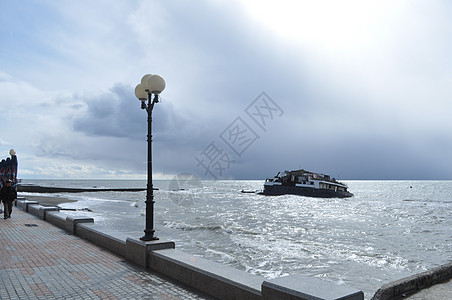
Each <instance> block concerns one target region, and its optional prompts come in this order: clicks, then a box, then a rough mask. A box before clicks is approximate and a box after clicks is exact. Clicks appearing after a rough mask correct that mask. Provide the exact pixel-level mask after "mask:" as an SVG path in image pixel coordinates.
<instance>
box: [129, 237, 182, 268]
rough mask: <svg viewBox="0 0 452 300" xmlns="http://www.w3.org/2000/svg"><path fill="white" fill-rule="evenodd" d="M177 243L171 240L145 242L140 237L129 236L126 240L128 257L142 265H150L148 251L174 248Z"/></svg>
mask: <svg viewBox="0 0 452 300" xmlns="http://www.w3.org/2000/svg"><path fill="white" fill-rule="evenodd" d="M174 247H175V244H174V242H171V241H161V240H156V241H149V242H144V241H142V240H140V239H134V238H127V240H126V259H127V260H130V261H132V262H134V263H136V264H138V265H140V266H143V267H148V266H149V256H148V252H149V251H151V250H159V249H167V248H172V249H174Z"/></svg>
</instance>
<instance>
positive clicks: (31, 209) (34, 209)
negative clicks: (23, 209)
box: [28, 204, 42, 219]
mask: <svg viewBox="0 0 452 300" xmlns="http://www.w3.org/2000/svg"><path fill="white" fill-rule="evenodd" d="M40 206H41V205H39V204H30V205H28V213H30V214H32V215H33V216H36V217H39V218H40V219H42V218H41V217H40V216H39V207H40Z"/></svg>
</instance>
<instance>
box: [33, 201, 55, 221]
mask: <svg viewBox="0 0 452 300" xmlns="http://www.w3.org/2000/svg"><path fill="white" fill-rule="evenodd" d="M58 210H59V208H58V207H56V206H42V205H38V204H30V205H28V212H29V213H30V214H32V215H34V216H37V217H38V218H40V219H42V220H45V219H46V213H47V212H48V211H58Z"/></svg>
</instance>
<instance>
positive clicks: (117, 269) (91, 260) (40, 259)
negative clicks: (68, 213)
mask: <svg viewBox="0 0 452 300" xmlns="http://www.w3.org/2000/svg"><path fill="white" fill-rule="evenodd" d="M0 299H162V300H174V299H213V298H212V297H209V296H207V295H204V294H202V293H200V292H198V291H196V290H193V289H191V288H190V287H187V286H184V285H183V284H180V283H178V282H175V281H173V280H172V279H170V278H168V277H165V276H164V275H161V274H157V273H154V272H152V271H150V270H146V269H144V268H142V267H140V266H137V265H134V264H132V263H130V262H126V261H125V260H124V258H123V257H120V256H118V255H116V254H114V253H112V252H109V251H108V250H105V249H103V248H100V247H98V246H96V245H94V244H92V243H90V242H88V241H86V240H83V239H81V238H79V237H77V236H73V235H70V234H68V233H67V232H66V231H64V230H63V229H60V228H58V227H56V226H54V225H52V224H50V223H47V222H46V221H43V220H41V219H39V218H37V217H35V216H33V215H31V214H28V213H26V212H24V211H22V210H21V209H19V208H17V207H13V213H12V217H11V218H10V219H7V220H4V219H3V215H2V216H1V218H0Z"/></svg>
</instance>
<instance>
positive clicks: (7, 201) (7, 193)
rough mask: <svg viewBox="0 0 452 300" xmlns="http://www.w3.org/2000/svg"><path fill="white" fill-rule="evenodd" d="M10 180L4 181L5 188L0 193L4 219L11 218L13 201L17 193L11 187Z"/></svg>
mask: <svg viewBox="0 0 452 300" xmlns="http://www.w3.org/2000/svg"><path fill="white" fill-rule="evenodd" d="M12 183H13V182H12V180H11V179H8V180H6V183H5V186H4V187H3V188H2V189H1V191H0V199H1V200H2V201H3V206H4V208H3V216H4V218H5V220H6V219H8V218H11V213H12V212H13V201H14V200H16V198H17V191H16V189H15V188H14V187H12Z"/></svg>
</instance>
